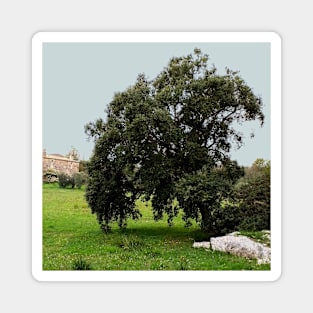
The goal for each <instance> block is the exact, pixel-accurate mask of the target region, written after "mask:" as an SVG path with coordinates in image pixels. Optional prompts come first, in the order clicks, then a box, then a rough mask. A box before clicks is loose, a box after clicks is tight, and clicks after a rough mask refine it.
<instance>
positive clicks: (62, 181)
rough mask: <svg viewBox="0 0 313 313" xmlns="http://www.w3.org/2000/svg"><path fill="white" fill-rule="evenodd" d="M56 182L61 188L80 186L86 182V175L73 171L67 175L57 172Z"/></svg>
mask: <svg viewBox="0 0 313 313" xmlns="http://www.w3.org/2000/svg"><path fill="white" fill-rule="evenodd" d="M58 182H59V186H60V187H61V188H66V187H69V186H70V187H71V188H74V187H76V188H81V187H82V185H83V184H85V183H86V182H87V176H86V174H84V173H83V172H82V173H80V172H78V173H74V174H73V175H68V174H66V173H59V174H58Z"/></svg>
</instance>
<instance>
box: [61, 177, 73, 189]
mask: <svg viewBox="0 0 313 313" xmlns="http://www.w3.org/2000/svg"><path fill="white" fill-rule="evenodd" d="M58 179H59V186H60V187H61V188H66V187H68V186H72V183H73V179H72V177H71V176H70V175H68V174H66V173H59V174H58Z"/></svg>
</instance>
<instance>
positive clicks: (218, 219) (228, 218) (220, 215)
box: [211, 200, 241, 235]
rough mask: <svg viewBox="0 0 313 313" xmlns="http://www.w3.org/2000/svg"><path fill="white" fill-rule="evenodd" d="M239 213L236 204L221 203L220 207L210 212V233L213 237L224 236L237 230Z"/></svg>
mask: <svg viewBox="0 0 313 313" xmlns="http://www.w3.org/2000/svg"><path fill="white" fill-rule="evenodd" d="M240 213H241V212H240V207H239V205H238V204H237V203H233V202H230V201H227V200H224V201H222V203H221V205H220V206H218V207H216V208H215V209H214V210H213V211H212V226H211V227H212V232H213V233H214V234H215V235H225V234H227V233H231V232H233V231H235V230H238V227H239V224H240V219H241V215H240Z"/></svg>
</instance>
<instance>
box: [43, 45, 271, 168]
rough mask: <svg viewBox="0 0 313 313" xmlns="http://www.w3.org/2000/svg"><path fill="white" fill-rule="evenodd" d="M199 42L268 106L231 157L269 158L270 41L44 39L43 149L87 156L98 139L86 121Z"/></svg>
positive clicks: (243, 160) (245, 159)
mask: <svg viewBox="0 0 313 313" xmlns="http://www.w3.org/2000/svg"><path fill="white" fill-rule="evenodd" d="M195 47H197V48H200V49H201V50H202V52H204V53H207V54H209V57H210V60H209V63H210V64H214V65H215V66H216V67H217V70H218V72H219V73H220V74H223V73H224V70H225V67H228V68H230V69H232V70H239V71H240V75H241V77H242V78H243V79H244V80H245V81H246V82H247V83H248V85H249V86H250V87H252V89H253V91H254V93H255V94H256V95H260V96H261V97H262V99H263V102H264V105H265V106H264V114H265V124H264V126H263V127H262V128H260V127H259V124H258V123H255V122H249V123H247V124H245V125H244V126H242V127H241V128H240V129H241V130H242V131H243V133H244V135H245V139H244V142H245V145H244V146H243V147H242V148H241V149H240V150H238V151H232V159H235V160H237V161H238V163H239V164H240V165H246V166H249V165H251V164H252V163H253V161H254V160H255V159H256V158H263V159H266V160H270V85H271V82H270V74H271V73H270V43H44V45H43V148H45V149H46V150H47V153H60V154H67V153H68V152H69V150H70V149H71V147H72V146H73V147H75V148H76V149H77V150H78V152H79V154H80V157H81V159H85V160H87V159H88V158H89V157H90V156H91V154H92V150H93V146H94V143H93V142H92V141H90V142H88V141H87V136H86V134H85V133H84V125H85V124H87V123H89V122H92V121H95V120H96V119H98V118H100V117H102V118H104V117H105V112H104V110H105V108H106V106H107V104H109V103H110V101H111V100H112V97H113V96H114V93H115V92H119V91H124V90H125V89H126V88H127V87H129V86H131V85H133V84H134V82H135V80H136V78H137V75H138V74H139V73H145V74H146V76H148V78H150V79H153V78H155V77H156V76H157V75H158V74H159V73H160V71H161V70H162V69H163V68H164V67H165V66H166V65H167V64H168V61H169V60H170V58H171V57H173V56H184V55H187V54H189V53H192V52H193V49H194V48H195ZM251 131H254V133H255V137H254V138H253V139H250V136H249V134H250V133H251Z"/></svg>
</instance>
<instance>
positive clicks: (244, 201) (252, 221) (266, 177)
mask: <svg viewBox="0 0 313 313" xmlns="http://www.w3.org/2000/svg"><path fill="white" fill-rule="evenodd" d="M246 172H247V174H246V176H245V179H244V181H243V182H240V184H239V186H238V187H237V188H236V198H237V201H238V202H239V203H240V215H241V221H240V225H239V229H242V230H251V231H256V230H263V229H268V230H270V229H271V223H270V211H271V186H270V185H271V179H270V163H269V162H265V161H262V160H256V162H255V163H254V164H253V165H252V167H251V168H249V169H247V170H246Z"/></svg>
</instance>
